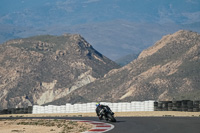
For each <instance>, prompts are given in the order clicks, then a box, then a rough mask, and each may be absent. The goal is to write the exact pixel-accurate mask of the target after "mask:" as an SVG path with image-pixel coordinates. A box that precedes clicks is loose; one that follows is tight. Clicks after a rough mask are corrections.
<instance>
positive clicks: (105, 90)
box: [53, 30, 200, 104]
mask: <svg viewBox="0 0 200 133" xmlns="http://www.w3.org/2000/svg"><path fill="white" fill-rule="evenodd" d="M199 66H200V35H199V34H198V33H195V32H190V31H184V30H181V31H178V32H176V33H174V34H171V35H166V36H164V37H163V38H162V39H161V40H160V41H157V42H156V44H155V45H154V46H152V47H150V48H148V49H147V50H144V51H143V52H142V53H141V54H140V55H139V57H138V58H137V59H136V60H134V61H132V62H131V63H129V64H128V65H126V66H124V67H122V68H120V69H114V70H112V71H110V72H109V73H108V74H106V75H105V76H104V78H101V79H99V80H96V81H95V82H93V83H90V84H88V85H86V86H84V87H82V88H81V89H78V90H76V91H74V92H72V93H71V94H70V95H68V96H67V97H63V98H61V99H58V100H56V101H54V102H53V104H64V103H66V102H72V103H76V102H85V101H131V100H149V99H153V100H172V99H200V95H199V94H200V67H199Z"/></svg>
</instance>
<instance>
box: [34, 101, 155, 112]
mask: <svg viewBox="0 0 200 133" xmlns="http://www.w3.org/2000/svg"><path fill="white" fill-rule="evenodd" d="M154 102H155V101H132V102H119V103H110V102H101V103H100V104H103V105H108V106H109V107H110V108H111V110H112V111H113V112H131V111H154ZM95 109H96V102H91V103H82V104H70V103H67V104H66V105H61V106H55V105H48V106H39V105H34V106H33V111H32V113H33V114H45V113H93V112H95Z"/></svg>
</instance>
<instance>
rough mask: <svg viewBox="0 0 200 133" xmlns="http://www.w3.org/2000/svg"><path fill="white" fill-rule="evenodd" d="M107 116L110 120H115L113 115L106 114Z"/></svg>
mask: <svg viewBox="0 0 200 133" xmlns="http://www.w3.org/2000/svg"><path fill="white" fill-rule="evenodd" d="M107 117H108V120H109V121H110V122H116V119H115V117H114V116H113V115H111V114H108V115H107Z"/></svg>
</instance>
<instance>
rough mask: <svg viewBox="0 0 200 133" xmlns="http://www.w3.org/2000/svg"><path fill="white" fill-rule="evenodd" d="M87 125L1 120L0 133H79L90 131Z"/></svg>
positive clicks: (46, 121) (55, 121)
mask: <svg viewBox="0 0 200 133" xmlns="http://www.w3.org/2000/svg"><path fill="white" fill-rule="evenodd" d="M92 127H93V126H92V124H89V123H83V122H77V121H66V120H58V119H54V120H52V119H51V120H44V119H10V120H9V119H2V120H0V131H1V133H11V132H12V133H15V132H16V133H33V132H34V133H41V132H42V133H80V132H85V131H88V130H89V129H91V128H92Z"/></svg>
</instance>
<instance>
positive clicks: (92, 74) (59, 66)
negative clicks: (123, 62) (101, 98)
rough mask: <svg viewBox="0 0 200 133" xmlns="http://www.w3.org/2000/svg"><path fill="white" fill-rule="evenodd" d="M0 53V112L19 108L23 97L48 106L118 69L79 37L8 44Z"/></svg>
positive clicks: (19, 40) (14, 41)
mask: <svg viewBox="0 0 200 133" xmlns="http://www.w3.org/2000/svg"><path fill="white" fill-rule="evenodd" d="M0 51H1V53H0V54H1V56H0V70H1V71H0V82H1V86H0V90H1V92H2V93H1V95H0V101H1V104H0V108H7V107H16V106H22V105H23V104H24V101H25V99H24V97H28V98H29V100H30V102H31V103H32V104H39V105H41V104H44V103H47V102H51V101H53V100H55V99H58V98H60V97H63V96H65V95H67V94H68V93H70V92H72V91H74V90H76V89H77V88H79V87H81V86H83V85H85V84H88V83H90V82H93V81H95V80H96V79H98V78H100V77H102V76H104V74H105V73H107V72H108V71H110V70H111V69H113V68H119V66H118V65H117V64H116V63H114V62H113V61H111V60H109V59H108V58H107V57H105V56H104V55H102V54H100V53H99V52H98V51H96V50H95V49H94V48H93V47H92V46H91V45H90V44H89V43H88V42H86V41H85V39H84V38H83V37H81V36H80V35H78V34H74V35H72V34H65V35H63V36H51V35H43V36H35V37H29V38H24V39H17V40H11V41H8V42H6V43H4V44H2V45H0Z"/></svg>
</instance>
